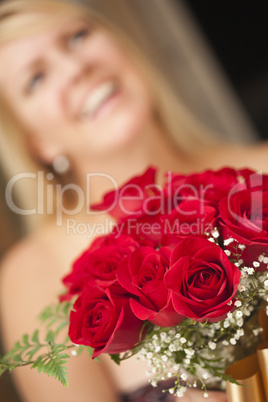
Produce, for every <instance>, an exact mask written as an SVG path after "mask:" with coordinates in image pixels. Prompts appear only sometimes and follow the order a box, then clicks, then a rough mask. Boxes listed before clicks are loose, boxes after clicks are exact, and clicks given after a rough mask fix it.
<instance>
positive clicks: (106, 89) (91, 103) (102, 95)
mask: <svg viewBox="0 0 268 402" xmlns="http://www.w3.org/2000/svg"><path fill="white" fill-rule="evenodd" d="M115 90H116V85H115V83H114V82H106V83H105V84H102V85H100V86H98V88H96V89H95V90H94V91H93V92H92V93H91V94H90V95H89V96H88V98H87V99H86V103H85V106H84V109H83V111H82V116H93V115H94V113H95V112H96V111H97V110H98V109H99V108H100V107H101V105H102V104H103V103H104V102H105V101H106V100H107V99H108V98H109V97H110V96H111V95H112V94H113V93H114V92H115Z"/></svg>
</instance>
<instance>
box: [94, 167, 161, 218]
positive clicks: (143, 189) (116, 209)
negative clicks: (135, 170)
mask: <svg viewBox="0 0 268 402" xmlns="http://www.w3.org/2000/svg"><path fill="white" fill-rule="evenodd" d="M155 175H156V169H154V168H152V167H150V168H149V169H147V170H146V172H145V173H144V174H143V175H141V176H137V177H134V178H133V179H131V180H129V181H128V182H127V183H125V184H124V185H123V186H122V187H121V188H119V189H117V190H114V191H110V192H109V193H107V194H105V196H104V198H103V202H102V203H101V204H96V205H92V206H91V209H92V210H93V211H105V212H107V213H109V214H110V215H111V216H113V217H114V218H116V219H117V220H120V219H123V218H125V217H128V216H130V215H134V216H139V215H142V214H144V209H146V208H147V207H146V204H147V202H148V199H154V197H155V196H158V195H159V193H160V190H159V186H157V185H156V184H155Z"/></svg>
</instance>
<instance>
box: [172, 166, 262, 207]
mask: <svg viewBox="0 0 268 402" xmlns="http://www.w3.org/2000/svg"><path fill="white" fill-rule="evenodd" d="M253 173H254V172H253V171H251V170H248V169H243V170H234V169H231V168H223V169H220V170H217V171H212V170H207V171H205V172H202V173H194V174H191V175H188V176H184V175H178V174H171V175H170V176H169V177H168V178H167V179H168V180H167V183H166V185H165V190H166V191H167V192H168V193H169V194H170V195H171V197H173V198H174V200H173V201H174V204H175V206H176V205H178V204H179V202H180V200H181V199H186V198H189V197H190V198H200V199H201V200H203V201H204V200H206V201H210V202H213V203H216V204H217V203H218V202H219V200H221V199H222V198H223V197H225V196H227V195H228V193H229V191H230V190H231V189H233V188H234V187H236V188H237V189H243V188H246V186H247V182H248V181H249V178H250V176H251V175H252V174H253ZM176 201H177V204H176Z"/></svg>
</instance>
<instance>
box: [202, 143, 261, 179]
mask: <svg viewBox="0 0 268 402" xmlns="http://www.w3.org/2000/svg"><path fill="white" fill-rule="evenodd" d="M198 163H199V165H200V167H201V168H204V169H206V168H212V169H219V168H221V167H223V166H230V167H233V168H250V169H254V170H262V171H263V172H264V173H267V172H268V141H262V142H254V143H250V144H237V143H236V144H227V143H223V144H217V145H213V146H211V147H207V148H206V149H205V150H203V152H199V157H198Z"/></svg>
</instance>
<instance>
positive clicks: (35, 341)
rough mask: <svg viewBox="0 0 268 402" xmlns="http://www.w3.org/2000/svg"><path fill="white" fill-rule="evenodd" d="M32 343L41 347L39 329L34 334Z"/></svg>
mask: <svg viewBox="0 0 268 402" xmlns="http://www.w3.org/2000/svg"><path fill="white" fill-rule="evenodd" d="M32 342H33V343H37V344H38V345H40V342H39V330H38V329H37V330H36V331H34V334H33V336H32Z"/></svg>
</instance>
